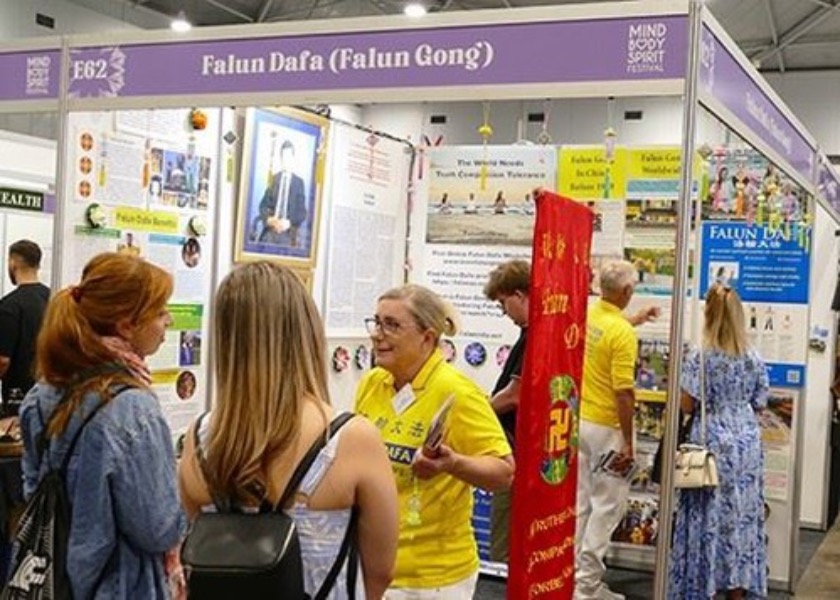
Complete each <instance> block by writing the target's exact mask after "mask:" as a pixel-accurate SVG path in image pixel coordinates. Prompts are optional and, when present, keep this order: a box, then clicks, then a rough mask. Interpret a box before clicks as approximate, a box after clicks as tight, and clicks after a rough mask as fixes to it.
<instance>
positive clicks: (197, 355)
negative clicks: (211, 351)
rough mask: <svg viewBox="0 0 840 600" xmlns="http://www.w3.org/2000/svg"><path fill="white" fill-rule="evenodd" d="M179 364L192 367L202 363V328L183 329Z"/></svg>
mask: <svg viewBox="0 0 840 600" xmlns="http://www.w3.org/2000/svg"><path fill="white" fill-rule="evenodd" d="M180 338H181V339H180V348H179V350H178V366H180V367H192V366H195V365H198V364H201V330H195V331H181V332H180Z"/></svg>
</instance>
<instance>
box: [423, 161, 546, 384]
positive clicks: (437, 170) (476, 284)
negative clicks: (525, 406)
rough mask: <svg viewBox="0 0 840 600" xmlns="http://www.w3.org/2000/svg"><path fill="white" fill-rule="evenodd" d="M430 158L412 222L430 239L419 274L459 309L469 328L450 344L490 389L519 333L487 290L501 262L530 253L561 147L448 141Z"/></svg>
mask: <svg viewBox="0 0 840 600" xmlns="http://www.w3.org/2000/svg"><path fill="white" fill-rule="evenodd" d="M425 158H426V165H427V166H426V169H427V170H426V172H425V174H424V178H423V182H424V183H425V184H426V187H425V198H426V201H425V202H422V200H421V202H420V203H419V206H418V210H415V211H414V212H415V220H414V221H413V225H412V231H413V232H415V233H413V234H412V237H415V236H416V238H417V239H422V240H423V241H424V242H425V243H423V244H422V247H420V248H418V252H416V253H414V252H413V253H412V256H413V257H416V258H414V259H413V267H414V269H413V273H412V275H411V277H412V279H413V280H415V281H418V282H421V283H424V284H426V285H429V286H430V287H431V288H432V289H434V290H435V291H437V292H438V293H440V294H441V295H443V297H444V298H446V299H447V300H449V301H450V302H451V303H452V304H453V305H454V307H455V308H456V309H457V311H458V313H459V314H460V318H461V333H460V335H459V336H457V337H456V338H453V339H452V340H446V347H445V348H444V351H445V353H448V355H449V356H451V357H452V360H453V361H455V362H456V363H457V364H458V365H459V366H460V367H461V368H463V369H464V371H465V372H467V373H468V374H469V375H470V376H471V377H472V378H473V379H475V380H476V381H477V382H478V383H479V384H480V385H481V386H482V387H484V389H486V390H488V391H489V390H491V389H492V388H493V385H494V383H495V380H496V377H497V376H498V374H499V369H500V368H501V366H502V365H504V361H505V359H506V356H507V354H506V350H509V346H510V345H513V343H514V342H515V341H516V338H517V337H518V335H519V332H518V330H517V328H516V326H514V325H513V324H512V323H511V322H510V320H509V319H507V318H505V317H504V315H503V314H502V313H501V311H499V309H498V306H496V305H495V304H493V303H491V302H490V301H488V300H487V299H486V298H485V297H484V293H483V291H482V290H483V288H484V284H485V283H486V282H487V276H488V274H489V273H490V271H491V270H492V269H493V268H495V267H496V266H497V265H499V264H500V263H502V262H505V261H507V260H510V259H514V258H523V259H526V260H527V259H530V256H531V244H532V240H533V228H534V217H535V212H536V205H535V201H534V197H533V193H534V190H535V189H536V188H538V187H546V188H550V187H552V186H553V185H554V181H555V168H556V164H557V158H556V151H555V149H554V148H553V147H549V146H442V147H437V148H432V149H430V150H428V151H427V155H426V157H425ZM421 198H422V196H421Z"/></svg>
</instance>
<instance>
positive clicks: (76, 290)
mask: <svg viewBox="0 0 840 600" xmlns="http://www.w3.org/2000/svg"><path fill="white" fill-rule="evenodd" d="M70 297H71V298H73V300H75V301H76V304H78V303H79V302H81V300H82V288H80V287H79V286H78V285H74V286H73V287H72V288H71V289H70Z"/></svg>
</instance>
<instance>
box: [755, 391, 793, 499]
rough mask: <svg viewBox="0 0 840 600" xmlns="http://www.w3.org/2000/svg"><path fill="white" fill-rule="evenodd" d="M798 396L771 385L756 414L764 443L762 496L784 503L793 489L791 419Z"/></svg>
mask: <svg viewBox="0 0 840 600" xmlns="http://www.w3.org/2000/svg"><path fill="white" fill-rule="evenodd" d="M799 397H800V396H799V392H798V391H797V390H791V389H782V388H773V389H771V390H770V397H769V398H768V400H767V410H764V411H762V412H760V413H759V414H758V419H759V424H760V425H761V440H762V442H763V444H764V495H765V497H766V498H767V499H768V500H779V501H781V502H787V501H788V498H789V496H790V493H791V491H792V490H793V481H792V473H793V454H794V453H793V432H792V421H793V413H794V405H796V404H797V403H798V401H799Z"/></svg>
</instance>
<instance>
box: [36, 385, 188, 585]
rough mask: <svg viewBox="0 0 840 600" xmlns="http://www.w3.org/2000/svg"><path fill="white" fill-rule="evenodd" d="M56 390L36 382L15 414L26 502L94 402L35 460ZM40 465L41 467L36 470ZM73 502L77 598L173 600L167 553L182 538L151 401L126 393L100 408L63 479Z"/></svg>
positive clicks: (72, 569) (168, 454) (70, 564)
mask: <svg viewBox="0 0 840 600" xmlns="http://www.w3.org/2000/svg"><path fill="white" fill-rule="evenodd" d="M60 399H61V392H60V390H57V389H56V388H54V387H52V386H51V385H48V384H45V383H39V384H37V385H36V386H35V387H34V388H32V390H30V392H29V394H27V396H26V399H25V400H24V403H23V405H22V407H21V410H20V422H21V429H22V432H23V442H24V455H23V491H24V495H25V496H26V497H27V498H28V497H29V496H30V495H31V494H32V493H33V492H34V491H35V488H36V487H37V485H38V482H39V481H40V479H41V477H42V476H43V475H44V474H45V473H46V471H47V464H46V462H47V461H46V457H47V456H46V455H47V454H49V460H50V464H52V465H53V466H58V465H60V464H61V460H62V459H63V457H64V455H65V453H66V452H67V449H68V447H69V444H70V440H71V439H72V437H73V435H74V433H75V432H76V431H77V430H78V428H79V426H80V424H81V419H82V415H87V414H89V412H90V411H91V410H92V409H93V408H94V407H95V406H96V405H97V404H98V403H99V401H100V398H99V396H98V395H96V394H93V393H91V394H88V395H87V396H85V398H84V400H83V402H82V405H81V408H80V410H79V411H78V412H77V413H76V414H74V415H73V417H72V419H71V421H70V424H69V426H68V427H67V430H66V431H65V432H64V433H63V434H62V435H61V436H60V437H59V438H57V439H53V440H52V441H51V442H50V446H49V450H48V451H47V452H45V454H44V458H45V460H44V461H39V456H38V450H37V439H38V436H39V434H40V432H41V430H42V428H43V424H42V422H41V417H40V416H39V410H38V407H39V406H40V409H41V413H42V414H43V418H44V422H48V421H49V418H50V415H51V414H52V412H53V410H54V409H55V407H56V404H57V403H58V401H59V400H60ZM41 462H43V464H41ZM66 485H67V492H68V494H69V497H70V502H71V504H72V521H71V527H70V547H69V549H68V550H69V551H68V558H67V572H68V574H69V577H70V582H71V584H72V587H73V596H74V598H76V600H88V599H105V598H107V599H109V600H120V599H124V600H134V599H136V600H155V599H165V598H168V597H169V591H168V587H167V585H166V580H165V575H164V568H163V555H164V552H166V551H167V550H169V549H171V548H173V547H175V546H176V544H178V542H179V541H180V540H181V537H182V534H183V533H184V530H185V528H186V517H185V515H184V513H183V511H182V509H181V504H180V500H179V497H178V487H177V479H176V474H175V453H174V451H173V448H172V436H171V433H170V431H169V426H168V425H167V424H166V421H164V419H163V413H162V412H161V409H160V405H159V404H158V400H157V398H156V397H155V396H154V395H153V394H152V393H151V392H149V391H147V390H142V389H127V390H124V391H122V392H120V393H119V394H118V395H116V396H115V397H114V398H113V399H111V401H110V402H108V404H106V405H105V406H104V407H102V408H101V409H100V410H99V412H98V413H97V414H96V415H95V416H94V417H93V419H92V420H91V421H90V423H88V424H87V426H86V427H85V429H84V431H83V433H82V435H81V437H80V438H79V441H78V443H77V444H76V449H75V452H74V456H73V457H72V458H71V459H70V464H69V467H68V472H67V481H66Z"/></svg>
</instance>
